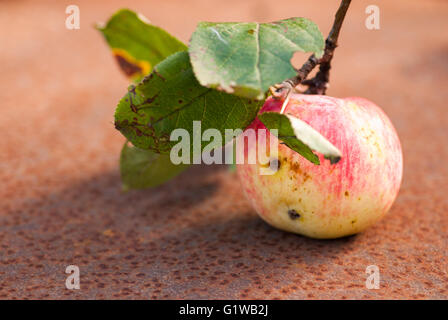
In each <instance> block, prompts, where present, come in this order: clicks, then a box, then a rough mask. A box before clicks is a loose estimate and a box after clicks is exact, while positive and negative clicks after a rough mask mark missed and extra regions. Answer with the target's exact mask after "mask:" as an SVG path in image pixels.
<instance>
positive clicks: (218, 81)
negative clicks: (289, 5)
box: [189, 18, 325, 99]
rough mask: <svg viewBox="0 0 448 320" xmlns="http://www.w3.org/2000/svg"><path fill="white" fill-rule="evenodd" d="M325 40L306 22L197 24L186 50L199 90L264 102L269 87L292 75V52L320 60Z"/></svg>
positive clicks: (314, 27) (299, 19)
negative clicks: (225, 93) (206, 88)
mask: <svg viewBox="0 0 448 320" xmlns="http://www.w3.org/2000/svg"><path fill="white" fill-rule="evenodd" d="M324 47H325V42H324V38H323V37H322V34H321V32H320V31H319V29H318V27H317V26H316V24H314V23H313V22H312V21H310V20H308V19H305V18H291V19H286V20H281V21H277V22H272V23H255V22H253V23H211V22H201V23H199V25H198V26H197V28H196V30H195V32H194V33H193V35H192V37H191V41H190V46H189V53H190V59H191V63H192V65H193V70H194V73H195V75H196V77H197V79H198V80H199V82H200V83H201V84H202V85H203V86H207V87H210V88H216V89H219V90H223V91H225V92H228V93H232V94H235V95H239V96H242V97H247V98H256V99H263V98H264V96H265V92H266V91H267V90H268V89H269V87H270V86H272V85H274V84H276V83H280V82H282V81H284V80H285V79H288V78H290V77H293V76H294V75H295V74H296V71H295V70H294V68H293V66H292V65H291V62H290V61H291V58H292V55H293V53H294V52H296V51H302V52H314V53H315V55H316V56H318V57H320V56H321V55H322V54H323V50H324Z"/></svg>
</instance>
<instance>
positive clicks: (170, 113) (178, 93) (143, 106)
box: [115, 52, 262, 156]
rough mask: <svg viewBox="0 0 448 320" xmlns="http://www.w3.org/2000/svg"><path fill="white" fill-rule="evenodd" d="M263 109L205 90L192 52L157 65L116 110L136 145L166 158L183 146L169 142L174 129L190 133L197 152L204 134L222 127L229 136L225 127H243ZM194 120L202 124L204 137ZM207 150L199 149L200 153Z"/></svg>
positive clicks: (117, 121)
mask: <svg viewBox="0 0 448 320" xmlns="http://www.w3.org/2000/svg"><path fill="white" fill-rule="evenodd" d="M261 106H262V102H259V101H251V100H249V99H244V98H241V97H237V96H234V95H230V94H227V93H225V92H221V91H217V90H213V89H210V88H206V87H203V86H201V85H200V84H199V83H198V81H197V80H196V78H195V76H194V74H193V70H192V68H191V64H190V59H189V57H188V53H187V52H178V53H175V54H173V55H171V56H170V57H168V58H167V59H166V60H164V61H163V62H161V63H160V64H158V65H157V66H155V68H154V70H153V72H152V73H151V74H150V75H149V76H147V77H145V78H144V79H143V81H141V82H140V83H139V84H138V85H137V86H131V88H130V89H129V92H128V93H127V94H126V95H125V96H124V97H123V98H122V99H121V101H120V102H119V104H118V106H117V110H116V112H115V126H116V128H117V129H118V130H120V131H121V133H122V134H123V135H124V136H125V137H126V138H127V139H129V140H130V141H131V142H132V143H133V144H134V145H135V146H137V147H139V148H142V149H150V150H152V151H154V152H157V153H163V154H167V153H169V152H170V150H171V148H172V147H173V146H174V145H176V144H177V143H178V141H170V136H171V133H172V132H173V130H174V129H185V131H186V132H187V133H188V134H189V137H190V138H191V139H190V140H191V141H192V142H191V143H190V147H191V149H190V153H191V154H193V147H194V143H193V142H194V140H193V139H195V141H199V142H200V141H201V135H202V132H203V131H205V130H206V129H217V130H218V131H219V132H220V133H221V135H222V136H223V137H224V136H225V132H224V130H225V129H244V128H245V127H246V126H248V125H249V124H250V123H251V122H252V120H253V119H254V118H255V116H256V114H257V112H258V110H259V109H260V108H261ZM194 121H201V131H200V132H199V135H200V136H198V132H196V131H195V130H194ZM193 136H194V138H193ZM224 143H225V141H222V144H221V145H224ZM206 144H208V143H205V145H206ZM203 148H204V145H200V148H199V152H201V151H202V149H203ZM196 151H197V150H196V149H195V154H194V155H195V156H197V155H198V154H197V152H196Z"/></svg>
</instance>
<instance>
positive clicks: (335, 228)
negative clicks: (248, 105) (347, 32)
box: [237, 94, 403, 239]
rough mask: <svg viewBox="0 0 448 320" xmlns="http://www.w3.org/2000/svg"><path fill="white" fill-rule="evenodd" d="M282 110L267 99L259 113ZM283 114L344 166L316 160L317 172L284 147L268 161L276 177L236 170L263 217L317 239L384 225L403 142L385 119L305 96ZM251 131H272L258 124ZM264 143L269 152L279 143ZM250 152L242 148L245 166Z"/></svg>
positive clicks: (355, 105)
mask: <svg viewBox="0 0 448 320" xmlns="http://www.w3.org/2000/svg"><path fill="white" fill-rule="evenodd" d="M282 103H283V101H282V100H277V99H274V98H272V97H270V98H268V99H267V100H266V102H265V104H264V106H263V107H262V109H261V110H260V113H262V112H265V111H274V112H279V111H280V109H281V106H282ZM284 113H285V114H290V115H292V116H294V117H297V118H299V119H301V120H303V121H305V122H306V123H308V124H309V125H310V126H311V127H313V128H314V129H316V130H317V131H319V132H320V133H321V134H322V135H323V136H324V137H325V138H327V139H328V140H329V141H330V142H331V143H332V144H333V145H334V146H336V147H337V148H338V149H339V150H340V151H341V153H342V158H341V160H340V161H339V162H338V163H336V164H331V163H330V161H329V160H326V159H324V157H323V155H319V159H320V165H315V164H313V163H311V162H309V161H308V160H306V159H305V158H303V157H302V156H301V155H299V154H298V153H297V152H295V151H293V150H292V149H290V148H289V147H287V146H286V145H284V144H281V141H280V144H279V149H278V158H277V159H271V161H272V163H276V165H275V166H272V165H271V166H270V168H271V170H273V171H274V172H273V174H271V175H266V174H265V175H262V174H260V168H261V167H262V166H263V167H264V168H265V167H266V164H261V163H259V162H258V160H257V163H256V164H248V163H247V161H244V164H239V165H237V173H238V177H239V180H240V181H241V184H242V187H243V189H244V193H245V194H246V197H247V198H248V199H249V201H250V202H251V203H252V205H253V207H254V208H255V210H256V212H257V213H258V214H259V216H260V217H261V218H262V219H263V220H265V221H266V222H267V223H269V224H270V225H272V226H274V227H276V228H278V229H281V230H285V231H289V232H293V233H297V234H301V235H305V236H308V237H311V238H319V239H329V238H338V237H343V236H348V235H352V234H356V233H358V232H361V231H363V230H364V229H366V228H367V227H368V226H370V225H372V224H373V223H375V222H376V221H378V220H379V219H380V218H382V217H383V216H384V215H385V214H386V212H387V211H388V210H389V209H390V207H391V206H392V203H393V202H394V200H395V198H396V196H397V193H398V190H399V188H400V183H401V178H402V172H403V156H402V151H401V145H400V141H399V139H398V136H397V133H396V131H395V129H394V127H393V125H392V123H391V122H390V120H389V118H388V117H387V116H386V114H385V113H384V112H383V111H382V110H381V109H380V108H379V107H378V106H376V105H375V104H374V103H372V102H370V101H368V100H366V99H363V98H355V97H350V98H345V99H339V98H333V97H329V96H322V95H303V94H292V95H291V98H290V100H289V103H288V105H287V106H286V108H285V111H284ZM248 128H252V129H255V130H256V132H258V129H264V130H267V129H266V127H265V126H264V125H263V123H262V122H261V121H260V120H259V119H258V118H256V119H255V120H254V121H253V122H252V124H251V125H250V126H249V127H248ZM240 137H241V136H240ZM260 137H266V138H265V139H266V143H267V144H268V143H269V139H277V138H276V137H275V136H273V135H272V134H270V133H269V132H267V133H266V134H265V135H257V139H260ZM240 139H241V138H240ZM251 152H256V145H254V146H251V145H249V146H247V145H246V146H245V150H244V158H245V159H247V157H248V156H249V154H250V153H251ZM268 156H269V155H268ZM257 159H258V158H257Z"/></svg>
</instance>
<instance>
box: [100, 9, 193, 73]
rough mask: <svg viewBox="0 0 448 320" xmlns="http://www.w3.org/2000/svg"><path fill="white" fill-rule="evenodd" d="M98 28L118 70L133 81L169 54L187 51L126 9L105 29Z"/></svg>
mask: <svg viewBox="0 0 448 320" xmlns="http://www.w3.org/2000/svg"><path fill="white" fill-rule="evenodd" d="M97 29H98V30H100V31H101V32H102V34H103V35H104V37H105V39H106V41H107V43H108V44H109V46H110V47H111V49H112V53H113V55H114V57H115V59H116V60H117V63H118V65H119V66H120V68H121V70H122V71H123V72H124V73H125V74H126V76H128V77H129V78H131V79H132V80H135V81H138V80H140V79H141V78H142V77H144V76H145V75H147V74H149V72H151V70H152V68H153V67H154V66H155V65H156V64H158V63H159V62H161V61H162V60H164V59H165V58H166V57H168V56H170V55H171V54H173V53H175V52H178V51H185V50H187V46H186V45H185V44H183V43H182V42H181V41H179V40H178V39H176V38H175V37H173V36H172V35H170V34H169V33H168V32H166V31H165V30H163V29H161V28H159V27H157V26H154V25H152V24H151V23H149V21H148V20H147V19H146V18H145V17H143V16H142V15H140V14H137V13H135V12H133V11H131V10H128V9H122V10H119V11H117V12H116V13H115V14H114V15H113V16H112V17H111V18H110V19H109V21H108V22H107V23H106V25H105V26H104V27H102V26H97Z"/></svg>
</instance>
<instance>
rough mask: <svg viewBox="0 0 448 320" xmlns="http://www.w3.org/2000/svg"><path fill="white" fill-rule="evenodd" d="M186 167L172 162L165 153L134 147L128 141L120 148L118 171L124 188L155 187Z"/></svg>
mask: <svg viewBox="0 0 448 320" xmlns="http://www.w3.org/2000/svg"><path fill="white" fill-rule="evenodd" d="M188 167H189V166H188V165H184V164H179V165H175V164H173V163H172V162H171V161H170V158H169V156H168V155H166V154H159V153H155V152H153V151H151V150H144V149H140V148H136V147H134V146H132V145H129V142H126V143H125V144H124V146H123V149H122V150H121V156H120V171H121V181H122V183H123V189H124V190H129V189H144V188H150V187H156V186H158V185H161V184H162V183H164V182H166V181H168V180H170V179H172V178H174V177H175V176H177V175H178V174H179V173H181V172H182V171H184V170H185V169H187V168H188Z"/></svg>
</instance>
